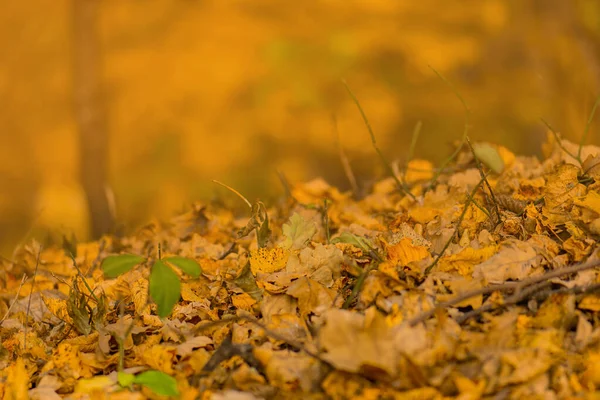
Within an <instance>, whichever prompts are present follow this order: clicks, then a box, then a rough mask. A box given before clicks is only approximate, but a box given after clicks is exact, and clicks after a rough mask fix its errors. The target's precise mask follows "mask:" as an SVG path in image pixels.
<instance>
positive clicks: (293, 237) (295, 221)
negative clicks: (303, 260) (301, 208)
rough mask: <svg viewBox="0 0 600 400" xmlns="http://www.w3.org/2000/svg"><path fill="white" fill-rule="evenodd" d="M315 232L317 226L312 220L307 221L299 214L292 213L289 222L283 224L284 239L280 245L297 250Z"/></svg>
mask: <svg viewBox="0 0 600 400" xmlns="http://www.w3.org/2000/svg"><path fill="white" fill-rule="evenodd" d="M315 233H317V227H316V225H315V224H314V222H312V221H307V220H305V219H304V218H302V216H300V214H298V213H294V214H293V215H292V216H291V217H290V220H289V223H287V224H283V234H284V236H285V240H284V241H283V243H282V244H281V247H283V248H285V249H290V250H298V249H301V248H303V247H304V246H306V243H308V242H309V241H310V239H312V237H313V236H314V235H315Z"/></svg>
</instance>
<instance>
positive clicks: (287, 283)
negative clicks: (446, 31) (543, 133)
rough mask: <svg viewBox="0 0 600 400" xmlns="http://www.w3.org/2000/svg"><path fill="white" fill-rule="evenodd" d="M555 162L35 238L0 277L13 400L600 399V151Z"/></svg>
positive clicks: (492, 155)
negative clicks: (77, 235)
mask: <svg viewBox="0 0 600 400" xmlns="http://www.w3.org/2000/svg"><path fill="white" fill-rule="evenodd" d="M543 151H544V154H545V157H546V158H545V159H543V160H538V159H536V158H533V157H521V156H517V155H514V154H513V153H511V152H510V151H509V150H507V149H505V148H503V147H501V146H496V145H491V144H486V143H474V144H473V145H471V144H470V142H468V141H465V142H464V143H462V145H461V146H460V147H459V148H458V149H457V152H456V153H455V157H453V158H452V160H451V162H448V163H447V165H445V167H444V168H442V169H440V168H437V169H436V168H434V167H433V165H432V164H431V163H429V162H428V161H425V160H412V161H410V162H409V163H407V165H406V166H405V168H402V169H400V171H397V173H396V174H395V175H394V177H390V178H386V179H383V180H381V181H379V182H377V183H376V184H375V185H374V186H373V187H372V190H371V191H370V192H369V193H368V194H367V195H366V196H363V197H361V198H358V196H356V193H352V192H341V191H339V190H338V189H336V188H335V187H332V186H330V185H329V184H327V183H326V182H325V181H323V180H321V179H316V180H313V181H311V182H307V183H302V184H297V185H288V187H287V189H288V195H287V197H286V198H284V199H282V200H281V201H280V202H279V203H278V204H275V205H269V206H266V205H265V204H263V203H262V202H260V201H257V202H256V203H254V204H252V203H250V202H248V201H247V200H245V199H243V200H244V201H246V202H247V204H248V206H249V209H248V215H247V216H243V217H239V216H234V215H233V213H232V212H231V211H230V210H228V209H225V208H224V207H222V206H220V205H219V204H216V203H212V204H194V205H193V207H192V208H191V209H190V210H189V212H187V213H185V214H183V215H180V216H178V217H175V218H173V219H172V220H170V221H169V222H166V223H161V222H152V223H150V224H148V225H146V226H144V227H142V228H140V229H139V230H138V231H137V232H136V233H135V234H133V235H131V236H128V237H116V236H105V237H103V238H102V239H101V240H99V241H96V242H90V243H73V242H68V241H65V244H64V246H63V247H45V246H42V245H41V244H40V243H38V242H36V241H32V242H29V243H27V244H26V245H24V246H22V247H20V248H18V249H16V251H15V253H14V255H13V258H12V259H11V260H8V259H4V260H2V261H0V262H1V264H2V266H1V268H0V299H1V301H0V317H1V318H2V319H1V320H0V340H1V342H0V345H1V346H0V370H1V372H0V393H1V394H2V396H3V397H2V398H4V399H26V398H32V399H54V398H56V399H59V398H71V399H128V400H132V399H142V398H167V397H171V398H181V399H196V398H201V399H260V398H267V399H268V398H298V399H300V398H302V399H305V398H310V399H325V398H333V399H350V398H352V399H446V398H448V399H449V398H456V399H463V400H466V399H470V400H473V399H485V398H494V399H504V398H506V399H524V398H527V399H563V398H581V397H582V396H586V395H591V394H593V393H594V392H595V390H596V388H597V387H598V386H600V350H598V349H599V348H600V347H599V344H600V322H599V321H598V314H597V312H598V311H599V310H600V296H599V290H598V289H599V288H600V276H599V271H600V269H599V268H597V267H600V257H599V254H598V251H597V247H598V246H597V244H598V239H599V238H600V190H599V188H600V179H599V178H600V148H598V147H594V146H577V145H575V144H572V143H569V142H566V141H562V142H561V141H559V140H558V136H557V135H554V136H552V135H549V139H548V142H547V143H546V144H545V146H544V148H543ZM232 191H233V192H234V193H235V190H233V189H232ZM224 193H226V192H224ZM227 195H229V194H227ZM231 195H232V196H234V195H239V194H238V193H235V194H231ZM242 197H243V196H242Z"/></svg>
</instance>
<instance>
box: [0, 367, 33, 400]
mask: <svg viewBox="0 0 600 400" xmlns="http://www.w3.org/2000/svg"><path fill="white" fill-rule="evenodd" d="M5 373H6V384H5V386H4V397H3V400H27V399H29V396H28V393H27V390H28V389H29V374H28V373H27V370H26V369H25V363H24V362H23V359H22V358H20V357H19V358H17V360H16V361H15V362H14V363H13V364H11V365H10V366H9V367H8V370H7V371H6V372H5Z"/></svg>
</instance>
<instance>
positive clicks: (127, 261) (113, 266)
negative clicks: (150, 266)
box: [101, 254, 146, 278]
mask: <svg viewBox="0 0 600 400" xmlns="http://www.w3.org/2000/svg"><path fill="white" fill-rule="evenodd" d="M144 261H146V259H145V258H144V257H140V256H136V255H135V254H119V255H115V256H108V257H106V258H105V259H104V260H102V265H101V266H102V271H104V275H106V277H108V278H116V277H117V276H119V275H121V274H124V273H125V272H127V271H129V270H130V269H131V268H133V267H135V266H136V265H138V264H141V263H143V262H144Z"/></svg>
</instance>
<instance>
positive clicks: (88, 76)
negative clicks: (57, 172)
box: [72, 0, 114, 238]
mask: <svg viewBox="0 0 600 400" xmlns="http://www.w3.org/2000/svg"><path fill="white" fill-rule="evenodd" d="M100 3H101V1H100V0H72V24H73V32H72V35H73V47H72V49H73V91H74V107H75V117H76V120H77V129H78V131H79V135H78V136H79V156H80V166H79V168H80V179H81V184H82V186H83V189H84V190H85V194H86V197H87V203H88V209H89V213H90V221H91V233H92V235H93V237H94V238H97V237H99V236H100V235H102V234H104V233H108V232H109V231H110V230H111V229H112V227H113V223H114V221H113V215H112V212H111V209H110V205H109V202H108V197H107V173H108V131H107V123H106V109H105V104H104V98H103V93H102V69H101V68H102V62H101V49H100V43H99V39H98V32H97V18H98V8H99V6H100Z"/></svg>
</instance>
